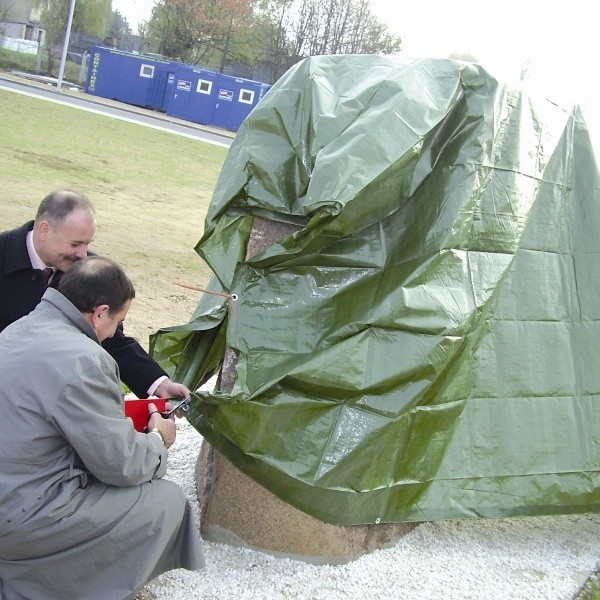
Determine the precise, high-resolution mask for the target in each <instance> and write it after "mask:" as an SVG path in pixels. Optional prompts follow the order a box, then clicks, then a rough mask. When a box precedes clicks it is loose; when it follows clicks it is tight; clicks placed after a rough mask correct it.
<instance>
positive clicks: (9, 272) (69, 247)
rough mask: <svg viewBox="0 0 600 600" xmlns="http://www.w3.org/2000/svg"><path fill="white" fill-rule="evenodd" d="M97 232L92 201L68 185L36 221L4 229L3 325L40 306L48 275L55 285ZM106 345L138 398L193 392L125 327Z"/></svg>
mask: <svg viewBox="0 0 600 600" xmlns="http://www.w3.org/2000/svg"><path fill="white" fill-rule="evenodd" d="M95 233H96V217H95V211H94V207H93V206H92V203H91V202H90V201H89V200H88V198H86V197H85V196H83V195H82V194H78V193H77V192H73V191H69V190H59V191H55V192H52V193H51V194H49V195H48V196H46V198H44V199H43V200H42V203H41V204H40V206H39V208H38V211H37V214H36V217H35V221H29V222H27V223H25V224H24V225H22V226H21V227H18V228H17V229H13V230H11V231H4V232H2V233H0V331H2V330H3V329H4V328H5V327H6V326H7V325H9V324H10V323H12V322H14V321H16V320H17V319H19V318H21V317H22V316H24V315H26V314H28V313H30V312H31V311H32V310H33V309H34V308H35V307H36V306H37V304H38V303H39V301H40V299H41V297H42V294H43V293H44V291H45V289H46V286H47V285H48V280H47V278H48V277H50V281H49V284H50V285H51V286H52V287H56V286H57V285H58V283H59V281H60V279H61V277H62V275H63V273H65V272H67V271H68V270H69V269H70V268H71V267H72V266H73V265H74V264H75V263H76V262H78V261H80V260H81V259H83V258H85V257H86V256H87V253H88V246H89V245H90V243H91V242H92V240H93V239H94V234H95ZM50 269H51V271H50ZM104 348H105V349H106V350H107V351H108V352H109V353H110V355H111V356H112V357H113V358H114V359H115V360H116V361H117V364H118V365H119V370H120V373H121V379H122V380H123V381H124V382H125V384H126V385H127V386H128V387H129V389H130V390H131V391H132V392H133V393H134V394H135V395H136V396H138V397H139V398H146V397H147V396H151V395H155V396H159V397H163V398H173V397H177V396H182V397H187V396H188V395H189V390H188V389H187V387H185V386H184V385H182V384H180V383H175V382H173V381H171V380H170V379H169V378H168V376H167V374H166V373H165V371H164V370H163V369H161V368H160V367H159V366H158V364H156V362H155V361H154V360H152V359H151V358H150V356H149V355H148V354H147V352H146V351H145V350H144V349H143V348H142V347H141V346H140V344H139V343H138V342H136V341H135V340H134V339H133V338H131V337H129V336H126V335H125V334H124V332H123V330H122V328H119V329H118V330H117V333H116V334H115V336H114V337H113V338H112V339H110V340H107V341H106V342H105V343H104Z"/></svg>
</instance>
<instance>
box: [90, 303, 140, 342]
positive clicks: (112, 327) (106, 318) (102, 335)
mask: <svg viewBox="0 0 600 600" xmlns="http://www.w3.org/2000/svg"><path fill="white" fill-rule="evenodd" d="M104 306H106V305H104ZM130 306H131V300H127V302H126V303H125V304H124V305H123V308H122V309H121V310H120V311H118V312H116V313H115V314H113V315H111V314H110V312H109V310H108V306H106V308H105V309H104V310H100V311H99V312H98V315H97V319H96V320H95V321H94V323H93V324H92V327H93V328H94V330H95V332H96V335H97V336H98V339H99V340H100V341H101V342H103V341H104V340H106V339H107V338H111V337H112V336H113V335H115V331H117V327H118V326H119V324H120V323H122V322H123V321H124V320H125V316H126V315H127V312H128V311H129V307H130Z"/></svg>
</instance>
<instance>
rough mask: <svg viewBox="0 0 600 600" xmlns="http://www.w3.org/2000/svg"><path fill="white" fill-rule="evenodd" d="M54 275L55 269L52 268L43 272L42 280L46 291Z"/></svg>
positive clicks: (47, 268)
mask: <svg viewBox="0 0 600 600" xmlns="http://www.w3.org/2000/svg"><path fill="white" fill-rule="evenodd" d="M53 273H54V269H52V267H46V268H45V269H42V271H41V276H40V277H41V280H42V289H44V290H45V289H46V288H47V287H48V282H49V281H50V277H52V274H53Z"/></svg>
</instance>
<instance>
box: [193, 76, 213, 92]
mask: <svg viewBox="0 0 600 600" xmlns="http://www.w3.org/2000/svg"><path fill="white" fill-rule="evenodd" d="M212 84H213V82H212V81H207V80H206V79H198V85H197V86H196V91H197V92H198V93H199V94H210V93H211V91H212Z"/></svg>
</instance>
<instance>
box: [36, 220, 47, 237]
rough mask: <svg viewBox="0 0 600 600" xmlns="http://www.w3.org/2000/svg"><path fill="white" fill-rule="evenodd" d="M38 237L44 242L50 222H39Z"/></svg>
mask: <svg viewBox="0 0 600 600" xmlns="http://www.w3.org/2000/svg"><path fill="white" fill-rule="evenodd" d="M36 227H37V231H38V235H39V236H40V239H41V240H45V239H46V236H47V235H48V232H49V231H50V222H49V221H40V222H39V223H38V224H37V225H36Z"/></svg>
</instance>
